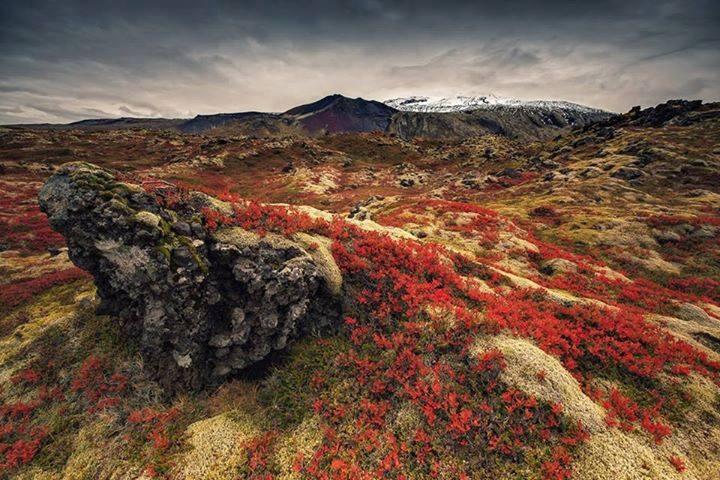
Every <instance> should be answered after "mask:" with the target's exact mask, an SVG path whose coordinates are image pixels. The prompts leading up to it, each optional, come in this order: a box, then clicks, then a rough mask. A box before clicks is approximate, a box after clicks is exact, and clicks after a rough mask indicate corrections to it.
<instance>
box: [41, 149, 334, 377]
mask: <svg viewBox="0 0 720 480" xmlns="http://www.w3.org/2000/svg"><path fill="white" fill-rule="evenodd" d="M40 206H41V208H42V210H43V211H44V212H45V213H46V214H47V215H48V218H49V219H50V223H51V225H52V227H53V228H54V229H55V230H57V231H58V232H61V233H62V234H63V235H64V236H65V238H66V240H67V244H68V247H69V255H70V258H71V259H72V261H73V262H74V263H75V264H76V265H78V266H79V267H81V268H83V269H85V270H87V271H89V272H90V273H92V275H93V276H94V278H95V283H96V285H97V292H98V295H99V297H100V299H101V306H100V310H101V313H107V314H111V315H113V316H114V317H116V318H118V319H120V321H121V322H122V324H123V327H124V329H125V332H126V333H127V334H128V336H130V337H131V338H132V339H133V340H134V341H136V342H137V344H138V346H139V349H140V352H141V354H142V356H143V359H144V362H145V367H146V369H147V370H148V371H149V372H150V373H151V374H152V375H153V376H154V377H155V378H156V379H157V380H158V381H159V382H160V383H161V384H162V385H163V386H164V387H165V388H166V389H167V390H169V391H178V390H184V389H197V388H201V387H203V386H206V385H213V384H217V383H219V382H220V381H222V380H223V379H224V378H226V377H227V376H228V375H231V374H233V373H234V372H238V371H240V370H242V369H244V368H246V367H248V366H250V365H253V364H254V363H256V362H258V361H260V360H263V359H265V358H267V357H268V355H270V353H271V352H273V351H276V350H280V349H282V348H284V347H285V346H286V345H287V344H288V342H290V341H291V340H292V339H294V338H296V337H298V336H300V335H303V334H305V333H308V332H310V331H318V330H322V329H325V328H328V327H331V326H333V325H335V324H336V321H337V319H338V318H339V316H340V307H339V300H338V298H339V295H338V293H339V289H340V283H339V282H341V277H340V274H339V270H338V269H337V266H336V265H335V264H334V263H333V261H332V256H331V255H330V254H329V252H323V249H322V247H321V248H320V249H318V248H317V247H316V246H315V245H314V248H313V249H312V250H311V249H310V248H307V246H308V245H309V242H310V241H312V242H313V243H314V240H313V239H308V238H305V239H304V240H303V238H302V235H300V236H296V237H297V238H294V239H289V238H285V237H280V236H274V235H266V236H264V237H260V236H258V235H256V234H254V233H252V232H249V231H246V230H243V229H240V228H236V227H233V228H221V229H218V230H217V231H210V230H208V229H207V228H206V227H204V226H203V224H202V222H201V215H200V211H201V209H202V208H204V207H208V206H214V207H215V208H228V206H227V205H225V204H222V202H218V201H217V200H215V199H213V198H211V197H208V196H206V195H204V194H200V193H191V194H189V195H188V196H187V197H186V198H184V199H183V200H182V201H181V202H179V203H177V204H176V205H175V206H173V208H163V207H161V206H160V205H159V203H158V202H157V200H156V198H155V197H154V196H153V195H150V194H148V193H146V192H145V191H144V190H143V189H142V188H140V187H138V186H135V185H129V184H125V183H121V182H118V181H117V180H116V179H115V177H114V176H113V175H112V174H111V173H109V172H108V171H105V170H102V169H100V168H98V167H95V166H93V165H90V164H85V163H73V164H67V165H64V166H63V167H62V168H61V169H60V170H59V171H58V172H57V173H55V174H54V175H53V176H52V177H51V178H50V179H49V180H48V181H47V183H46V184H45V185H44V186H43V188H42V190H41V191H40ZM305 237H307V236H305ZM338 278H340V280H338Z"/></svg>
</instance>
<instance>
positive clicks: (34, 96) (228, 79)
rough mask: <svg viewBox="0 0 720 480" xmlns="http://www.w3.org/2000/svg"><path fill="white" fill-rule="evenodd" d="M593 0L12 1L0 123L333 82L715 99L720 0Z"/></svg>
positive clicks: (294, 92)
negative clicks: (585, 0) (210, 2)
mask: <svg viewBox="0 0 720 480" xmlns="http://www.w3.org/2000/svg"><path fill="white" fill-rule="evenodd" d="M148 3H152V5H151V6H148V5H145V4H148ZM583 3H586V5H584V4H582V3H580V2H565V1H545V2H536V1H529V0H528V1H513V0H505V1H503V2H482V1H478V0H475V1H466V2H459V1H452V0H446V1H444V2H425V1H392V2H381V1H376V0H356V1H344V2H340V1H325V0H323V1H317V0H315V1H312V0H310V1H306V2H295V1H274V2H267V1H262V2H260V1H257V2H256V1H249V2H248V1H245V2H213V3H212V4H208V3H204V2H194V1H193V2H189V1H188V2H186V1H174V2H144V1H142V2H141V1H137V2H127V1H126V2H122V1H121V2H118V1H115V2H102V1H97V2H92V4H90V5H88V4H86V3H85V2H75V1H72V0H66V1H63V2H51V1H42V2H34V1H31V0H30V1H29V0H24V1H17V0H8V1H5V2H3V3H2V5H0V46H1V48H0V123H18V122H67V121H73V120H78V119H83V118H96V117H115V116H164V117H188V116H193V115H195V114H198V113H215V112H229V111H244V110H263V111H282V110H285V109H287V108H290V107H292V106H295V105H298V104H300V103H306V102H309V101H312V100H314V99H316V98H319V97H322V96H324V95H327V94H330V93H335V92H339V93H343V94H345V95H349V96H362V97H365V98H373V99H380V100H382V99H385V98H389V97H395V96H401V95H410V94H429V95H449V94H486V93H494V94H496V95H501V96H510V97H517V98H521V99H562V100H570V101H575V102H578V103H583V104H587V105H592V106H598V107H602V108H606V109H609V110H614V111H625V110H627V109H629V108H630V107H631V106H633V105H638V104H640V105H646V106H647V105H652V104H656V103H659V102H661V101H664V100H666V99H668V98H680V97H682V98H702V99H705V100H718V99H720V55H719V54H718V52H720V33H718V32H720V7H719V6H718V3H717V2H716V1H715V0H687V1H680V0H665V1H663V0H654V1H649V0H648V1H629V0H628V1H608V0H595V1H593V2H583Z"/></svg>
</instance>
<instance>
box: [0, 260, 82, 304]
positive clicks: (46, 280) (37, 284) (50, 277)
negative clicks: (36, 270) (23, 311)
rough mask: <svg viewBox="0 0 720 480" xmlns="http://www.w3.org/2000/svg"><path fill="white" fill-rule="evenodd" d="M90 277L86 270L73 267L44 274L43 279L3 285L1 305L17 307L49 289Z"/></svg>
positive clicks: (0, 289)
mask: <svg viewBox="0 0 720 480" xmlns="http://www.w3.org/2000/svg"><path fill="white" fill-rule="evenodd" d="M89 277H90V275H89V274H88V273H87V272H85V271H84V270H80V269H79V268H76V267H71V268H67V269H65V270H58V271H56V272H52V273H47V274H44V275H43V276H42V277H37V278H31V279H27V280H19V281H16V282H14V283H10V284H6V285H2V286H1V288H0V305H3V306H5V307H8V308H12V307H16V306H18V305H20V304H21V303H24V302H26V301H28V300H29V299H30V298H32V297H33V296H35V295H37V294H39V293H41V292H43V291H45V290H47V289H48V288H51V287H54V286H57V285H61V284H64V283H69V282H73V281H75V280H79V279H82V278H89Z"/></svg>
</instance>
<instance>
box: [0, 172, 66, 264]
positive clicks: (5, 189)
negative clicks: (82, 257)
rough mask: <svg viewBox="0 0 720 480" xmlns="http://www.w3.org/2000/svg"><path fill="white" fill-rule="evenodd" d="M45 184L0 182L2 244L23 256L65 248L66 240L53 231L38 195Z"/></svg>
mask: <svg viewBox="0 0 720 480" xmlns="http://www.w3.org/2000/svg"><path fill="white" fill-rule="evenodd" d="M40 186H41V183H40V182H38V181H34V180H30V179H28V180H27V182H25V183H24V182H23V181H22V179H18V181H15V182H12V183H6V182H0V243H2V244H4V246H5V247H6V249H8V250H19V251H20V252H22V253H39V252H45V251H47V249H48V248H50V247H55V248H59V247H62V246H63V245H65V239H64V238H63V237H62V235H60V234H59V233H57V232H55V231H54V230H53V229H52V228H50V224H49V223H48V219H47V217H46V216H45V214H44V213H42V212H41V211H40V207H39V206H38V203H37V194H38V191H39V190H40Z"/></svg>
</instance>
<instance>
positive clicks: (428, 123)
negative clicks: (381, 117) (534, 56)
mask: <svg viewBox="0 0 720 480" xmlns="http://www.w3.org/2000/svg"><path fill="white" fill-rule="evenodd" d="M612 116H613V114H612V113H609V112H603V111H601V110H582V109H575V108H565V107H560V106H553V107H548V106H527V105H522V106H520V105H494V106H493V108H491V109H477V110H469V111H456V112H442V113H439V112H410V111H405V112H398V113H397V114H395V115H394V116H393V118H392V121H391V123H390V125H389V126H388V131H389V132H390V133H395V134H397V135H398V136H400V137H402V138H406V139H409V138H414V137H427V138H466V137H471V136H476V135H485V134H488V133H493V134H498V135H504V136H507V137H510V138H527V139H546V138H552V137H554V136H556V135H558V134H559V133H561V132H562V131H563V130H565V129H568V128H573V127H584V126H586V125H590V124H592V123H595V122H599V121H603V120H607V119H609V118H611V117H612Z"/></svg>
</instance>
